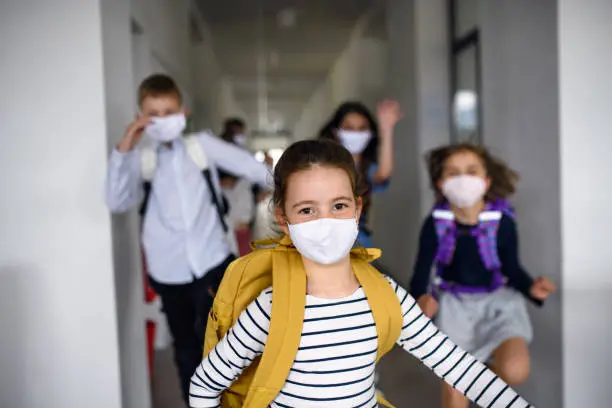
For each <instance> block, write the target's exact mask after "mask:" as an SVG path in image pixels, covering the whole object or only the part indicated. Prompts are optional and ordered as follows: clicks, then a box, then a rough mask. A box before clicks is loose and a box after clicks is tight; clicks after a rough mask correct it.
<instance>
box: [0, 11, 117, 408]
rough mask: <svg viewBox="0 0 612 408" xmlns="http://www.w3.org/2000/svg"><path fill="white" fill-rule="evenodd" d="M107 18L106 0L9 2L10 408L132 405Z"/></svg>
mask: <svg viewBox="0 0 612 408" xmlns="http://www.w3.org/2000/svg"><path fill="white" fill-rule="evenodd" d="M58 22H61V25H59V24H58ZM101 22H102V10H101V8H100V1H99V0H79V1H73V0H57V1H53V2H49V1H45V0H29V1H10V2H3V3H2V12H0V49H2V64H0V88H1V89H2V90H3V92H4V95H5V97H4V98H2V102H0V106H1V108H0V134H2V141H3V147H2V149H0V163H1V166H2V172H1V175H0V188H1V189H2V200H0V225H2V229H1V232H0V234H1V235H0V236H1V238H2V239H1V240H2V245H0V309H1V312H0V331H1V332H2V340H1V346H0V406H2V407H11V408H33V407H62V408H64V407H65V408H77V407H90V408H109V407H120V406H121V405H122V400H121V387H120V367H119V349H118V330H117V327H118V322H117V302H116V294H115V282H114V274H113V252H112V251H113V248H112V238H111V223H110V219H109V216H108V211H107V209H106V208H105V206H104V202H103V199H102V197H103V195H102V182H103V180H104V176H105V168H106V160H107V152H108V150H107V131H108V127H107V121H106V119H107V118H106V112H107V109H108V107H107V106H106V105H105V97H106V89H105V72H104V66H103V64H104V62H103V55H104V51H103V48H102V41H103V38H102V35H103V29H105V27H103V25H102V23H101ZM128 29H129V27H128ZM128 74H129V71H128Z"/></svg>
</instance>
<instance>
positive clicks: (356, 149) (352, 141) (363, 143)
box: [338, 129, 372, 154]
mask: <svg viewBox="0 0 612 408" xmlns="http://www.w3.org/2000/svg"><path fill="white" fill-rule="evenodd" d="M338 138H339V139H340V143H342V146H344V147H345V148H346V150H348V151H349V152H351V154H361V153H362V152H363V151H364V150H365V148H366V147H368V143H370V139H372V132H370V131H369V130H344V129H339V130H338Z"/></svg>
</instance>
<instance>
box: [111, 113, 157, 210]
mask: <svg viewBox="0 0 612 408" xmlns="http://www.w3.org/2000/svg"><path fill="white" fill-rule="evenodd" d="M150 122H151V118H149V117H146V116H140V117H137V118H136V119H135V120H134V121H133V122H132V123H130V124H129V126H128V127H127V129H126V130H125V134H124V135H123V138H122V139H121V141H120V142H119V144H118V145H117V147H116V148H115V149H114V150H113V152H112V153H111V157H110V160H109V162H108V170H107V175H106V193H105V195H106V205H107V206H108V208H109V209H110V210H111V212H114V213H121V212H125V211H127V210H129V209H130V208H131V207H133V206H135V205H136V204H138V203H139V202H140V200H141V199H142V188H141V176H140V153H139V152H138V150H136V148H135V146H136V145H137V144H138V142H139V141H140V139H141V138H142V134H143V132H144V129H145V127H146V126H147V125H148V124H149V123H150Z"/></svg>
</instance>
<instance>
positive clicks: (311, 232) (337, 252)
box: [289, 218, 358, 265]
mask: <svg viewBox="0 0 612 408" xmlns="http://www.w3.org/2000/svg"><path fill="white" fill-rule="evenodd" d="M357 233H358V228H357V220H356V219H355V218H344V219H339V218H320V219H318V220H314V221H307V222H303V223H301V224H289V236H290V237H291V240H292V241H293V245H295V247H296V248H297V250H298V251H299V252H300V254H302V255H303V256H305V257H306V258H308V259H310V260H311V261H314V262H316V263H318V264H322V265H330V264H334V263H336V262H339V261H341V260H342V259H343V258H344V257H345V256H347V255H348V253H349V252H350V251H351V248H352V247H353V245H354V244H355V240H356V239H357Z"/></svg>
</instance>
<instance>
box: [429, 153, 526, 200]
mask: <svg viewBox="0 0 612 408" xmlns="http://www.w3.org/2000/svg"><path fill="white" fill-rule="evenodd" d="M463 152H470V153H474V154H475V155H476V156H478V157H479V158H480V160H481V161H482V164H483V166H484V168H485V170H486V172H487V175H488V176H489V177H490V178H491V187H490V189H489V191H488V192H487V194H486V195H485V200H486V201H495V200H498V199H505V198H508V197H509V196H511V195H512V194H514V192H515V191H516V184H517V182H518V180H519V175H518V173H517V172H516V171H514V170H513V169H511V168H510V167H508V165H507V164H506V163H505V162H504V161H503V160H501V159H499V158H497V157H495V156H493V155H492V154H491V153H490V152H489V151H488V150H487V149H486V148H485V147H484V146H479V145H474V144H471V143H460V144H455V145H450V146H442V147H438V148H436V149H433V150H432V151H430V152H429V153H428V154H427V155H426V158H425V161H426V163H427V170H428V171H429V180H430V183H431V188H432V189H433V190H434V191H435V193H436V200H437V201H438V202H439V201H444V196H443V194H442V192H441V191H440V189H439V188H438V183H439V181H440V180H441V179H442V176H443V174H444V166H445V165H446V162H447V160H448V159H449V158H450V157H451V156H453V155H455V154H457V153H463Z"/></svg>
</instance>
